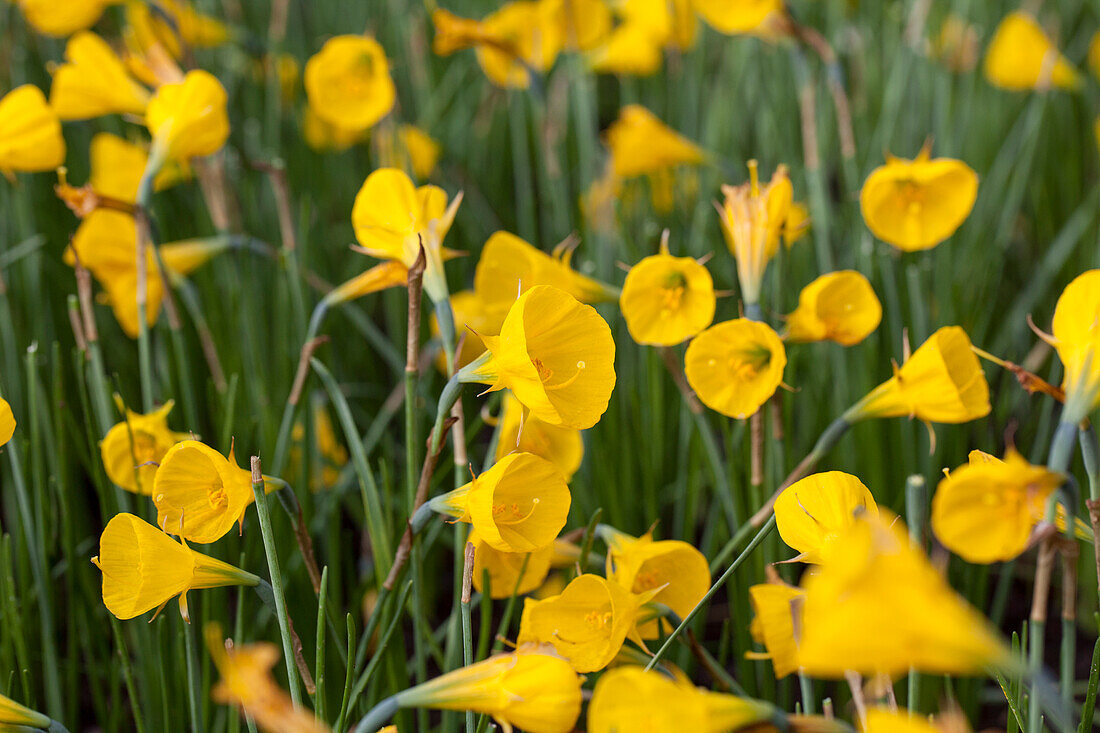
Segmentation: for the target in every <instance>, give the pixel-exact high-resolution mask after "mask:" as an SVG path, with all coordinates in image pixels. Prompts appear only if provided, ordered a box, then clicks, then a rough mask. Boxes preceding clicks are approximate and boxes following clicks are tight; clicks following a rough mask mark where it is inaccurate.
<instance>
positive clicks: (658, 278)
mask: <svg viewBox="0 0 1100 733" xmlns="http://www.w3.org/2000/svg"><path fill="white" fill-rule="evenodd" d="M716 303H717V300H716V298H715V296H714V281H713V280H712V279H711V277H710V273H709V272H708V271H707V268H706V267H704V266H703V265H702V264H700V263H699V262H698V261H696V260H695V259H693V258H691V257H673V256H672V255H671V254H669V251H668V245H667V244H666V243H664V242H662V243H661V251H660V252H659V253H658V254H655V255H651V256H649V257H646V258H645V259H643V260H642V261H641V262H639V263H638V264H636V265H634V267H632V268H630V272H628V273H627V274H626V281H625V282H624V283H623V293H622V295H620V296H619V309H620V310H621V311H622V314H623V319H624V320H625V321H626V327H627V329H628V330H629V331H630V335H631V337H632V338H633V339H634V340H635V341H637V342H638V343H639V344H650V345H653V346H674V345H676V344H679V343H682V342H683V341H686V340H687V339H689V338H691V337H692V336H695V335H696V334H698V333H699V332H700V331H702V330H703V329H704V328H706V327H707V326H709V325H710V324H711V321H713V320H714V308H715V304H716Z"/></svg>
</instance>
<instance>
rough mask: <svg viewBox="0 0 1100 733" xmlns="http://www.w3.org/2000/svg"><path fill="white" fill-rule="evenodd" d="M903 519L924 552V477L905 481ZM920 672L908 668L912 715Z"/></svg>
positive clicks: (918, 690)
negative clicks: (907, 523)
mask: <svg viewBox="0 0 1100 733" xmlns="http://www.w3.org/2000/svg"><path fill="white" fill-rule="evenodd" d="M905 518H906V520H908V522H909V541H910V542H911V543H912V544H913V546H914V547H917V548H919V549H920V551H921V552H922V553H923V552H924V526H925V523H926V522H927V520H928V484H927V483H925V481H924V476H921V475H918V474H913V475H912V476H910V477H909V478H907V479H906V480H905ZM920 683H921V679H920V672H918V671H917V670H916V668H915V667H910V668H909V697H908V701H907V707H908V709H909V714H910V715H913V714H915V713H916V712H917V710H918V708H919V707H920V704H919V703H920V687H921V684H920Z"/></svg>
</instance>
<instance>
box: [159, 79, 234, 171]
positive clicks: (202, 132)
mask: <svg viewBox="0 0 1100 733" xmlns="http://www.w3.org/2000/svg"><path fill="white" fill-rule="evenodd" d="M225 105H226V94H225V88H224V87H222V85H221V82H219V81H218V80H217V79H216V78H214V76H213V75H212V74H209V73H207V72H205V71H202V70H201V69H196V70H194V71H189V72H187V75H186V76H184V78H183V81H181V82H179V83H175V84H163V85H161V86H160V87H159V88H158V89H157V91H156V94H154V95H153V98H152V99H151V100H149V106H148V109H146V112H145V125H146V127H148V128H149V133H150V134H151V135H152V136H153V155H154V157H158V159H163V158H174V159H184V158H197V157H201V156H204V155H213V154H214V153H216V152H218V151H219V150H221V148H222V146H223V145H225V141H226V139H227V138H228V137H229V117H228V116H227V115H226V110H225Z"/></svg>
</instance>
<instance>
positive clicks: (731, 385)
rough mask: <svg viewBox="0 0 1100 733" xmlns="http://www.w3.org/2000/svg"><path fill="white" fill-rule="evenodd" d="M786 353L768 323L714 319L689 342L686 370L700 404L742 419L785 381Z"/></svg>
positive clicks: (756, 408) (685, 358)
mask: <svg viewBox="0 0 1100 733" xmlns="http://www.w3.org/2000/svg"><path fill="white" fill-rule="evenodd" d="M786 365H787V353H786V351H784V349H783V342H782V341H780V340H779V334H777V333H776V332H775V331H773V330H772V328H771V327H770V326H769V325H768V324H766V323H760V322H759V321H750V320H749V319H747V318H737V319H734V320H732V321H723V322H722V323H718V324H715V325H713V326H711V327H710V328H708V329H707V330H706V331H703V332H702V333H701V334H699V335H698V336H696V337H695V338H693V339H692V340H691V343H690V344H688V348H687V353H686V354H685V355H684V373H685V374H686V375H687V380H688V384H690V385H691V388H692V389H693V390H695V394H696V395H698V396H699V399H700V400H702V402H703V404H704V405H706V406H707V407H709V408H710V409H712V410H715V411H717V412H720V413H722V414H723V415H726V416H727V417H734V418H737V419H739V420H743V419H745V418H747V417H750V416H751V415H752V414H753V413H754V412H756V411H757V410H759V409H760V406H761V405H763V404H764V403H765V402H767V401H768V400H769V399H770V398H771V396H772V395H773V394H775V390H776V388H777V387H779V385H780V383H781V382H782V381H783V367H785V366H786Z"/></svg>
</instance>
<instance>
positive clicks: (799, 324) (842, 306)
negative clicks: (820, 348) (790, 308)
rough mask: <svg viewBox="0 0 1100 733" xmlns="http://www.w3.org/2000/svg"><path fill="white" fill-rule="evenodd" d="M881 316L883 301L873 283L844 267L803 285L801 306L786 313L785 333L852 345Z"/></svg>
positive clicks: (795, 338) (790, 337) (789, 336)
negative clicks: (876, 294)
mask: <svg viewBox="0 0 1100 733" xmlns="http://www.w3.org/2000/svg"><path fill="white" fill-rule="evenodd" d="M881 320H882V304H881V303H879V300H878V297H876V296H875V291H874V289H872V288H871V283H869V282H867V278H865V277H864V276H863V275H862V274H860V273H858V272H856V271H855V270H841V271H839V272H830V273H828V274H826V275H822V276H821V277H819V278H817V279H816V280H814V281H813V282H812V283H810V284H809V285H807V286H806V287H804V288H802V292H801V293H799V294H798V308H796V309H795V310H794V312H793V313H791V314H790V315H789V316H787V333H786V337H787V340H788V341H795V342H806V341H826V340H827V341H835V342H837V343H838V344H841V345H843V346H852V345H854V344H858V343H859V342H860V341H862V340H863V339H865V338H867V337H868V336H869V335H870V334H871V333H872V332H873V331H874V330H875V329H876V328H878V324H879V322H880V321H881Z"/></svg>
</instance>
